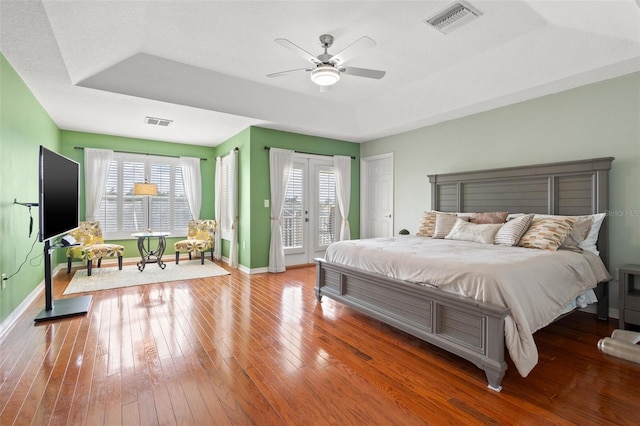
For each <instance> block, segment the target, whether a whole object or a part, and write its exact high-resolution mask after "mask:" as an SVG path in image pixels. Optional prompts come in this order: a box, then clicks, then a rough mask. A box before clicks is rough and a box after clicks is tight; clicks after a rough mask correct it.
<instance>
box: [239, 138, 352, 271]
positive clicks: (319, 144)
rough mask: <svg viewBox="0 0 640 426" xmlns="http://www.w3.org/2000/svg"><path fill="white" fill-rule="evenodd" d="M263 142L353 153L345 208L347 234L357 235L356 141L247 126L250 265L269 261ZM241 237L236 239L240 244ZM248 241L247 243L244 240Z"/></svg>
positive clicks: (266, 157) (259, 265)
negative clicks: (249, 171)
mask: <svg viewBox="0 0 640 426" xmlns="http://www.w3.org/2000/svg"><path fill="white" fill-rule="evenodd" d="M265 146H271V147H274V148H283V149H292V150H298V151H306V152H313V153H317V154H328V155H353V156H355V157H356V159H355V160H353V162H352V163H351V205H350V208H349V226H350V227H351V237H352V238H354V239H355V238H358V237H359V235H360V145H359V144H357V143H353V142H345V141H340V140H336V139H328V138H320V137H315V136H307V135H301V134H298V133H289V132H282V131H278V130H271V129H264V128H261V127H251V149H250V160H249V161H250V164H251V166H250V167H251V173H250V175H251V176H250V182H249V183H248V186H247V185H246V184H245V185H244V187H242V188H243V190H247V189H248V190H249V191H250V193H251V195H250V209H251V218H250V229H251V234H250V245H251V263H250V265H251V266H250V267H251V268H252V269H255V268H264V267H267V266H268V265H269V239H270V236H271V223H270V219H269V218H270V216H271V214H270V211H271V210H270V209H269V208H266V207H264V200H266V199H269V198H270V196H271V193H270V190H269V152H268V151H266V150H265V149H264V147H265ZM242 242H243V240H242V239H241V240H240V246H241V247H242ZM247 244H249V243H247Z"/></svg>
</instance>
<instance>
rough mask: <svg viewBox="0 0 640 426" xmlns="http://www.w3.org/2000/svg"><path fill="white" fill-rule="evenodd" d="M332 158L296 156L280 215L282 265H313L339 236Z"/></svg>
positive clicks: (338, 216)
mask: <svg viewBox="0 0 640 426" xmlns="http://www.w3.org/2000/svg"><path fill="white" fill-rule="evenodd" d="M341 222H342V218H341V217H340V209H339V208H338V203H337V199H336V184H335V169H334V167H333V159H332V158H327V157H320V158H318V157H317V156H308V155H303V154H296V155H295V157H294V161H293V171H292V176H291V178H290V179H289V186H288V187H287V193H286V196H285V202H284V208H283V213H282V240H283V245H284V253H285V265H286V266H291V265H303V264H308V263H313V259H314V258H316V257H323V256H324V252H325V250H326V249H327V246H328V245H329V244H331V243H332V242H334V241H337V240H338V239H339V237H340V228H339V225H340V223H341Z"/></svg>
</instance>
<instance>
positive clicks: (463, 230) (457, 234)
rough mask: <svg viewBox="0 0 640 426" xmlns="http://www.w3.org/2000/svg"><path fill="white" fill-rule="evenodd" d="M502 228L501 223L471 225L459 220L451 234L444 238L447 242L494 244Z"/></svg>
mask: <svg viewBox="0 0 640 426" xmlns="http://www.w3.org/2000/svg"><path fill="white" fill-rule="evenodd" d="M500 228H502V224H501V223H483V224H480V223H471V222H467V221H465V220H464V219H460V218H459V219H458V220H456V223H455V225H453V228H452V229H451V232H449V234H447V236H446V237H444V238H445V239H447V240H458V241H473V242H476V243H482V244H493V237H495V235H496V232H498V230H499V229H500Z"/></svg>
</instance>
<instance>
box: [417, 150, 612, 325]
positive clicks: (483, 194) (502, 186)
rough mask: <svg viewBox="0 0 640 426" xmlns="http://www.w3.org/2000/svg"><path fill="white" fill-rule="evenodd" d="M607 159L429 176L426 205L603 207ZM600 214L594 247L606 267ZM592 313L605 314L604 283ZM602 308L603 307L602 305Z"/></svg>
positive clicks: (565, 211) (534, 209) (548, 209)
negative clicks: (429, 189)
mask: <svg viewBox="0 0 640 426" xmlns="http://www.w3.org/2000/svg"><path fill="white" fill-rule="evenodd" d="M613 160H614V158H613V157H606V158H595V159H590V160H577V161H569V162H562V163H550V164H537V165H531V166H520V167H508V168H501V169H491V170H480V171H472V172H461V173H446V174H436V175H429V182H430V183H431V208H432V209H433V210H438V211H443V212H486V211H508V212H510V213H540V214H560V215H584V214H594V213H606V212H607V209H608V208H609V170H610V169H611V163H612V162H613ZM607 222H608V221H607V219H606V218H605V220H604V222H603V223H602V227H601V228H600V234H599V237H598V251H599V252H600V256H601V257H602V260H603V261H604V264H605V266H607V268H608V266H609V233H608V223H607ZM597 293H599V294H598V300H599V301H600V302H599V303H598V317H599V318H603V319H606V318H607V316H608V312H607V311H608V306H609V303H608V286H607V285H606V284H605V285H602V286H599V288H598V291H597ZM605 308H606V311H604V309H605Z"/></svg>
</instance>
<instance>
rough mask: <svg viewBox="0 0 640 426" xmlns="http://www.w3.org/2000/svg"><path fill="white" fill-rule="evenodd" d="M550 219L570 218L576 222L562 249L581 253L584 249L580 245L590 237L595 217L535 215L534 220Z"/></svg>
mask: <svg viewBox="0 0 640 426" xmlns="http://www.w3.org/2000/svg"><path fill="white" fill-rule="evenodd" d="M548 217H555V218H565V217H570V218H573V219H575V220H576V222H575V223H574V224H573V229H571V232H569V235H567V238H566V239H565V240H564V242H563V243H562V245H561V246H560V248H561V249H565V250H572V251H578V252H581V251H582V248H580V247H579V246H578V245H579V244H580V243H581V242H583V241H584V240H585V239H586V238H587V236H588V235H589V230H591V226H592V225H593V217H592V216H591V215H584V216H558V215H543V214H537V215H535V217H534V219H543V218H548Z"/></svg>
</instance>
